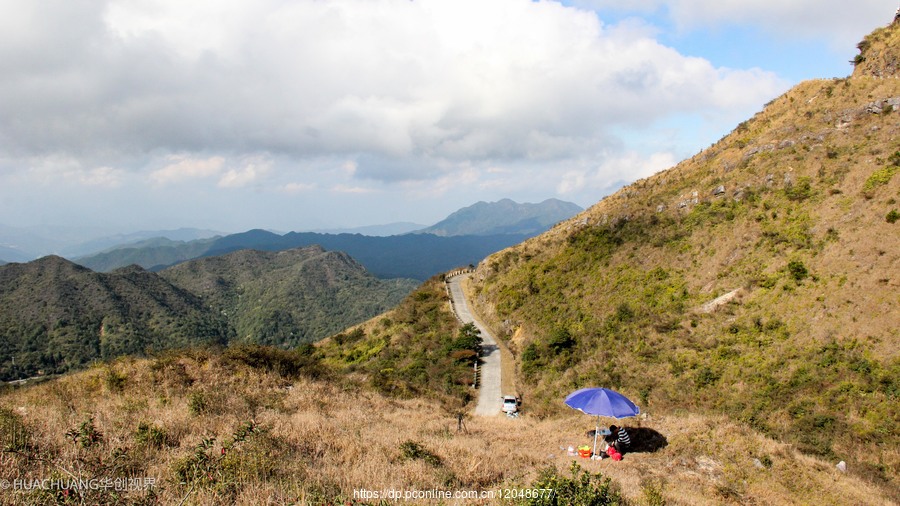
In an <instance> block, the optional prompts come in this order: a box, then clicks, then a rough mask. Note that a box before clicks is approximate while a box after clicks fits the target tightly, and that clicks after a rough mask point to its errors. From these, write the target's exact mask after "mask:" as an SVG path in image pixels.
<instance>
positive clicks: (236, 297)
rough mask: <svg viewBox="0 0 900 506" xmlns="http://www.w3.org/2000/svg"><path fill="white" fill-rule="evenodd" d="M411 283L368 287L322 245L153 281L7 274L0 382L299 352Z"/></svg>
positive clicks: (8, 269)
mask: <svg viewBox="0 0 900 506" xmlns="http://www.w3.org/2000/svg"><path fill="white" fill-rule="evenodd" d="M416 284H417V282H415V281H412V280H381V279H378V278H375V277H374V276H372V275H371V274H369V273H368V272H366V271H365V269H364V268H363V267H362V266H360V265H359V264H358V263H356V262H355V261H354V260H353V259H351V258H350V257H348V256H347V255H345V254H343V253H335V252H326V251H324V250H322V249H321V248H319V247H310V248H303V249H296V250H288V251H282V252H278V253H270V252H260V251H241V252H236V253H232V254H229V255H224V256H221V257H211V258H204V259H201V260H196V261H192V262H188V263H186V264H182V265H179V266H177V267H174V268H172V269H171V270H169V271H164V272H162V273H160V274H156V273H152V272H148V271H145V270H143V269H141V268H140V267H137V266H131V267H125V268H122V269H119V270H116V271H113V272H111V273H96V272H93V271H91V270H89V269H86V268H84V267H81V266H79V265H76V264H74V263H72V262H69V261H68V260H65V259H63V258H60V257H45V258H43V259H39V260H35V261H33V262H29V263H27V264H9V265H4V266H2V267H0V345H2V346H0V379H2V380H14V379H20V378H27V377H32V376H41V375H49V374H55V373H62V372H66V371H69V370H72V369H76V368H80V367H84V366H86V365H87V364H89V363H90V362H91V361H93V360H98V359H109V358H113V357H117V356H120V355H129V354H136V355H143V354H146V353H148V352H153V351H160V350H164V349H170V348H182V347H186V346H200V345H209V344H221V345H224V344H227V343H230V342H245V343H264V344H273V345H278V346H297V345H299V344H302V343H308V342H312V341H316V340H318V339H322V338H324V337H327V336H329V335H331V334H333V333H335V332H338V331H339V330H341V329H343V328H346V327H348V326H350V325H354V324H357V323H359V322H363V321H365V320H367V319H369V318H371V317H373V316H374V315H377V314H380V313H382V312H383V311H385V310H386V309H387V308H389V307H393V306H394V305H396V304H397V303H398V302H399V301H400V300H402V299H403V297H405V296H406V295H407V294H408V293H409V292H410V291H412V290H413V288H415V286H416Z"/></svg>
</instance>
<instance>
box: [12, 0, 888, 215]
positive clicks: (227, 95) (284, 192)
mask: <svg viewBox="0 0 900 506" xmlns="http://www.w3.org/2000/svg"><path fill="white" fill-rule="evenodd" d="M897 7H898V5H896V2H894V1H893V0H857V1H855V2H853V6H852V7H850V6H849V4H848V3H847V2H846V1H844V0H819V1H812V0H777V1H776V0H753V1H750V0H746V1H738V0H674V1H668V2H663V1H658V0H631V1H628V2H623V1H621V0H617V1H613V0H569V1H563V2H558V1H530V0H293V1H287V0H250V1H243V0H192V1H190V2H184V1H182V0H140V1H138V0H33V1H27V2H22V1H19V0H0V224H4V225H7V226H15V227H34V226H57V227H58V226H63V227H73V228H77V227H90V228H92V229H102V230H106V231H110V232H134V231H138V230H162V229H173V228H179V227H197V228H205V229H214V230H219V231H223V232H238V231H243V230H248V229H251V228H267V229H273V230H280V231H288V230H297V231H302V230H314V229H323V228H341V227H357V226H364V225H376V224H386V223H393V222H400V221H409V222H415V223H421V224H425V225H430V224H433V223H435V222H437V221H439V220H441V219H442V218H444V217H446V216H447V215H449V214H450V213H452V212H453V211H455V210H457V209H459V208H461V207H465V206H468V205H471V204H473V203H475V202H478V201H496V200H500V199H502V198H512V199H513V200H516V201H519V202H539V201H542V200H544V199H547V198H559V199H562V200H567V201H571V202H575V203H577V204H579V205H581V206H583V207H588V206H590V205H593V204H595V203H596V202H598V201H599V200H600V199H602V198H603V197H604V196H605V195H608V194H610V193H612V192H613V191H615V190H616V189H618V188H619V187H621V186H622V185H624V184H627V183H629V182H632V181H634V180H637V179H640V178H643V177H646V176H649V175H651V174H653V173H656V172H658V171H660V170H664V169H666V168H669V167H671V166H673V165H675V164H676V163H677V162H678V161H680V160H682V159H684V158H687V157H690V156H692V155H694V154H696V153H697V152H699V151H701V150H702V149H704V148H706V147H708V146H709V145H711V144H712V143H714V142H715V141H716V140H718V139H719V138H721V137H722V136H724V135H725V134H727V133H728V132H729V131H731V130H732V129H733V128H734V127H735V126H736V125H737V124H738V123H740V122H741V121H743V120H745V119H747V118H749V117H750V116H752V115H753V114H754V113H755V112H757V111H759V110H760V109H761V108H762V107H763V105H764V104H765V103H766V102H768V101H770V100H771V99H773V98H775V97H777V96H778V95H780V94H782V93H784V92H785V91H787V90H788V89H789V88H790V87H791V86H793V85H795V84H797V83H798V82H800V81H802V80H805V79H811V78H830V77H843V76H846V75H849V74H850V72H851V71H852V67H851V65H850V64H849V61H850V60H851V59H852V58H853V57H854V56H855V55H856V54H857V49H856V44H857V43H858V42H859V41H860V40H862V38H863V37H864V36H865V35H866V34H868V33H869V32H871V31H872V30H874V29H875V28H878V27H880V26H884V25H887V24H888V23H889V22H890V21H891V20H892V19H893V15H894V11H895V10H896V8H897Z"/></svg>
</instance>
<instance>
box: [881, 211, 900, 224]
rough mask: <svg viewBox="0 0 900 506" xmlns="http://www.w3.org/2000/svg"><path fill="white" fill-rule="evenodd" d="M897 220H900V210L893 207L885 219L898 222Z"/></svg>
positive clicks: (889, 221)
mask: <svg viewBox="0 0 900 506" xmlns="http://www.w3.org/2000/svg"><path fill="white" fill-rule="evenodd" d="M897 220H900V212H897V210H896V209H891V210H890V212H889V213H887V216H885V217H884V221H886V222H888V223H896V222H897Z"/></svg>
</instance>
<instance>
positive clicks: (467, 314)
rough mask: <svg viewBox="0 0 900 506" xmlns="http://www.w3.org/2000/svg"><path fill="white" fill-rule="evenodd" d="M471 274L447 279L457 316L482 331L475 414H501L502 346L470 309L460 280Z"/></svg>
mask: <svg viewBox="0 0 900 506" xmlns="http://www.w3.org/2000/svg"><path fill="white" fill-rule="evenodd" d="M469 276H470V274H459V275H457V276H453V277H452V278H450V279H449V280H448V281H447V284H448V285H449V287H450V297H451V299H452V301H453V309H454V310H455V311H456V316H458V317H459V319H460V320H461V321H462V322H463V323H474V324H475V328H477V329H478V330H479V332H481V339H482V347H481V348H482V354H481V360H482V364H481V384H480V385H479V388H478V404H477V405H476V406H475V414H476V415H479V416H493V415H498V414H500V410H501V408H502V404H503V402H502V400H501V397H502V395H503V394H502V391H501V386H500V348H499V347H498V346H497V341H496V340H495V339H494V336H492V335H491V333H490V332H488V330H487V329H486V328H484V326H482V325H481V323H479V322H478V320H476V319H475V317H474V316H473V315H472V313H471V311H469V305H468V304H467V303H466V296H465V294H464V293H463V289H462V286H461V285H460V282H461V281H462V280H463V279H466V278H468V277H469Z"/></svg>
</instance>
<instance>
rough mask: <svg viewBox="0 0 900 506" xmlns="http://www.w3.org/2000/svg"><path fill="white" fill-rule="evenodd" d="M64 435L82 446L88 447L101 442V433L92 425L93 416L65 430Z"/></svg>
mask: <svg viewBox="0 0 900 506" xmlns="http://www.w3.org/2000/svg"><path fill="white" fill-rule="evenodd" d="M66 437H68V438H69V439H71V440H72V443H74V444H76V445H79V446H81V447H82V448H90V447H92V446H95V445H98V444H100V443H102V442H103V434H102V433H101V432H100V430H99V429H97V427H96V426H95V425H94V417H93V416H91V417H89V418H88V419H87V420H85V421H83V422H81V425H79V426H78V427H77V428H74V429H70V430H69V431H67V432H66Z"/></svg>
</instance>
